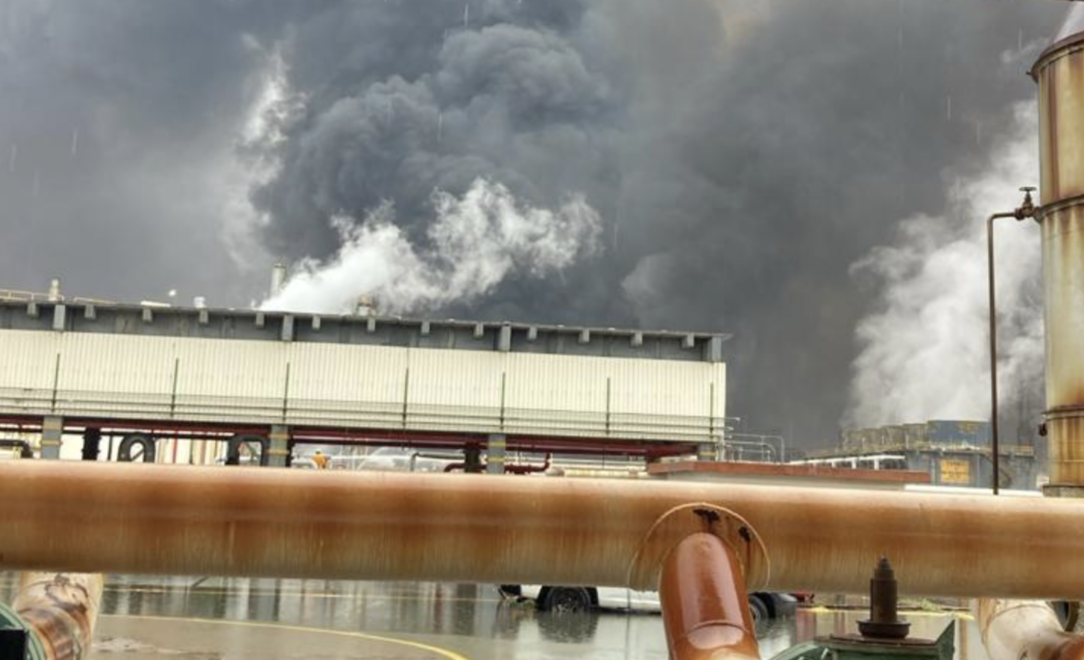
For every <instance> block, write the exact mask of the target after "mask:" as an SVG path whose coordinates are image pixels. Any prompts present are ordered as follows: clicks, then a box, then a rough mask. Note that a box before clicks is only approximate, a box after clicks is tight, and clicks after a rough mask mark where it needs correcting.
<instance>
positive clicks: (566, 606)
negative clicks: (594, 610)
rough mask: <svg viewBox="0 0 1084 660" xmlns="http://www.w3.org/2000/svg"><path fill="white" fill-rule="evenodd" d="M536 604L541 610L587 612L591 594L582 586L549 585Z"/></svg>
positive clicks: (589, 607) (589, 606)
mask: <svg viewBox="0 0 1084 660" xmlns="http://www.w3.org/2000/svg"><path fill="white" fill-rule="evenodd" d="M538 605H539V609H540V610H542V611H543V612H555V613H563V612H587V611H588V610H590V609H591V594H590V593H589V592H588V591H587V589H584V588H583V587H550V588H549V590H547V591H546V594H545V596H543V597H542V598H541V599H540V600H539V603H538Z"/></svg>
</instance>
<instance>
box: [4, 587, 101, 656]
mask: <svg viewBox="0 0 1084 660" xmlns="http://www.w3.org/2000/svg"><path fill="white" fill-rule="evenodd" d="M101 601H102V576H101V575H99V574H90V575H88V574H65V573H24V574H23V575H22V576H20V580H19V593H18V595H16V597H15V602H13V603H12V609H13V610H14V611H15V613H16V614H17V615H18V616H19V618H20V619H22V620H23V622H25V623H26V625H27V626H29V628H30V630H31V632H32V633H33V634H34V636H35V637H36V638H37V640H38V642H40V643H41V647H42V649H43V651H44V656H45V658H46V659H47V660H81V659H82V658H86V657H89V656H90V649H91V643H92V641H93V637H94V623H95V621H96V620H97V618H98V607H99V605H100V604H101Z"/></svg>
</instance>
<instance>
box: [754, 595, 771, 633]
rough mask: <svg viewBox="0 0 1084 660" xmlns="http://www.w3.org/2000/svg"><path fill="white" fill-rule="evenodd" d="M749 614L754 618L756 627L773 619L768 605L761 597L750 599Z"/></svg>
mask: <svg viewBox="0 0 1084 660" xmlns="http://www.w3.org/2000/svg"><path fill="white" fill-rule="evenodd" d="M749 614H750V615H751V616H752V617H753V625H754V626H762V625H764V624H765V623H767V622H768V620H769V619H771V618H772V615H771V612H770V611H769V610H768V605H767V604H766V603H765V602H764V600H763V599H762V598H760V597H759V596H750V597H749Z"/></svg>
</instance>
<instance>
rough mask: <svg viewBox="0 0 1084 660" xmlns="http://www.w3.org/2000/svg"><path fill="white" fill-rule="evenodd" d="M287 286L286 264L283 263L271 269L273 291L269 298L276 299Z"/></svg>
mask: <svg viewBox="0 0 1084 660" xmlns="http://www.w3.org/2000/svg"><path fill="white" fill-rule="evenodd" d="M284 286H286V264H284V263H282V262H281V261H280V262H278V263H276V264H275V267H274V268H272V269H271V291H270V294H269V295H268V298H274V297H275V296H277V295H278V294H279V292H280V291H282V287H284Z"/></svg>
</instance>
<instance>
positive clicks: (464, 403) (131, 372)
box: [0, 292, 727, 472]
mask: <svg viewBox="0 0 1084 660" xmlns="http://www.w3.org/2000/svg"><path fill="white" fill-rule="evenodd" d="M51 297H52V298H53V299H52V300H50V299H49V297H46V296H42V297H40V298H39V297H30V298H29V299H25V300H6V301H0V346H2V347H3V350H0V421H2V424H3V426H0V429H6V431H7V432H8V433H9V434H23V433H26V432H30V433H31V435H33V434H34V433H38V432H40V434H41V436H42V438H43V439H42V453H43V455H45V456H51V455H57V454H58V452H59V450H60V444H59V443H61V442H62V439H63V438H64V437H69V438H70V439H71V440H72V441H73V442H71V443H69V444H70V445H71V447H70V448H69V449H66V450H65V451H67V452H77V451H78V450H79V449H81V447H79V446H78V445H79V443H78V442H74V441H75V440H77V438H75V437H72V434H79V435H82V436H84V444H85V445H86V446H87V447H88V449H87V455H88V457H92V456H96V455H97V451H98V450H97V449H96V447H99V448H100V447H101V443H102V442H106V443H107V445H106V450H107V451H108V452H109V454H108V455H109V456H114V455H119V456H120V457H121V458H122V459H130V458H132V457H135V456H138V455H139V454H141V453H142V454H143V455H144V456H145V457H148V458H150V457H151V456H152V455H153V457H154V459H155V460H157V461H159V462H162V461H165V462H180V463H200V464H206V463H213V462H214V461H215V460H220V459H223V458H224V457H225V456H226V454H227V453H228V452H229V451H230V450H231V449H232V450H233V451H235V452H239V451H242V450H243V449H244V450H247V449H248V448H252V447H255V448H256V450H255V451H256V452H257V453H258V454H259V456H258V457H257V458H258V459H259V460H260V462H261V463H263V464H270V465H284V464H286V463H287V462H288V461H289V458H290V456H291V454H292V450H293V449H294V446H295V445H297V444H300V443H321V444H327V443H359V444H368V445H381V444H383V445H410V446H414V447H440V448H456V449H466V450H471V449H474V450H479V451H480V450H485V452H486V454H487V456H488V460H487V464H488V466H489V469H490V470H491V471H497V472H500V471H503V460H504V456H505V454H506V452H507V451H532V452H551V453H559V452H560V453H581V454H583V453H588V454H625V455H636V456H643V457H647V458H658V457H661V456H667V455H681V454H700V455H702V456H714V453H715V451H716V448H717V445H718V444H719V442H720V440H721V437H722V433H723V430H724V419H725V416H726V365H725V363H724V361H723V351H722V345H723V342H724V341H725V339H726V338H727V337H726V335H721V334H705V333H684V332H669V331H662V332H649V331H641V330H617V329H613V328H586V327H568V326H541V325H524V324H515V323H484V322H476V321H459V320H444V321H435V320H433V321H429V320H407V319H402V318H398V317H378V316H371V315H338V316H326V315H306V314H288V313H275V312H264V311H258V310H227V309H207V308H178V307H171V306H162V305H152V304H141V305H121V304H112V303H109V304H105V303H100V302H88V301H65V300H63V299H62V297H60V296H58V295H56V292H54V293H53V295H52V296H51ZM110 440H116V446H115V447H114V448H112V449H110V448H109V447H110V445H109V444H108V443H109V441H110ZM76 455H78V454H76Z"/></svg>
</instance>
